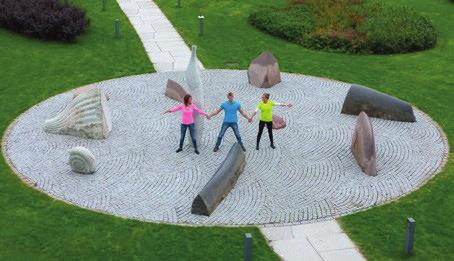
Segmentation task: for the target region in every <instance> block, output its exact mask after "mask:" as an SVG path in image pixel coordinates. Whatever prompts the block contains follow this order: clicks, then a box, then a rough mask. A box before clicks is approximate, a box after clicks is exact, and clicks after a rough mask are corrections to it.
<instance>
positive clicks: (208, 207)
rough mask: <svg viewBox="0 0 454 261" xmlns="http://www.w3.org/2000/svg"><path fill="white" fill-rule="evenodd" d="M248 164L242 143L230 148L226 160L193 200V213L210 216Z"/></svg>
mask: <svg viewBox="0 0 454 261" xmlns="http://www.w3.org/2000/svg"><path fill="white" fill-rule="evenodd" d="M245 166H246V156H245V154H244V152H243V150H242V149H241V146H240V144H238V143H235V144H233V145H232V147H231V148H230V151H229V153H228V154H227V157H226V158H225V160H224V161H223V162H222V163H221V165H220V166H219V168H218V169H217V171H216V173H214V175H213V176H212V177H211V179H210V180H209V181H208V182H207V184H206V185H205V186H204V187H203V189H202V191H200V193H199V194H198V195H197V197H196V198H195V199H194V201H193V202H192V209H191V213H192V214H198V215H205V216H209V215H211V213H213V211H214V210H215V209H216V207H217V206H218V205H219V204H220V203H221V201H222V200H223V199H224V198H225V197H226V196H227V195H228V194H229V192H230V190H232V188H233V187H234V186H235V184H236V181H237V180H238V177H239V176H240V175H241V173H242V172H243V170H244V167H245Z"/></svg>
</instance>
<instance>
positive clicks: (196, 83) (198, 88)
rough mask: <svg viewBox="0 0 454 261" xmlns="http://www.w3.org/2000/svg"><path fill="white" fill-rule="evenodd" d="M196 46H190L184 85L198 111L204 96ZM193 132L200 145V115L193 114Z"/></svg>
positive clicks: (201, 107) (201, 121) (201, 129)
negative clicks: (185, 84)
mask: <svg viewBox="0 0 454 261" xmlns="http://www.w3.org/2000/svg"><path fill="white" fill-rule="evenodd" d="M196 51H197V46H195V45H193V46H192V53H191V59H190V60H189V64H188V67H187V69H186V73H185V77H186V83H187V85H188V88H189V90H188V91H189V92H190V93H191V95H192V102H193V103H194V104H195V105H197V107H199V108H200V109H202V110H203V108H204V94H203V84H202V78H201V76H200V65H199V61H198V59H197V53H196ZM194 127H195V128H194V130H195V140H196V141H197V144H199V145H200V144H201V142H200V141H201V138H202V134H203V119H202V117H200V115H198V114H196V113H194Z"/></svg>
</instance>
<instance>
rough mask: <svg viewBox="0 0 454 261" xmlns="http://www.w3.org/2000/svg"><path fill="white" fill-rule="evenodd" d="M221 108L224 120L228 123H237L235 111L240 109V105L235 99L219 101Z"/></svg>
mask: <svg viewBox="0 0 454 261" xmlns="http://www.w3.org/2000/svg"><path fill="white" fill-rule="evenodd" d="M220 107H221V109H223V110H224V122H228V123H237V122H238V117H237V111H238V110H239V109H241V105H240V103H239V102H237V101H233V102H230V101H225V102H223V103H221V106H220Z"/></svg>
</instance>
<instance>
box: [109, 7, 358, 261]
mask: <svg viewBox="0 0 454 261" xmlns="http://www.w3.org/2000/svg"><path fill="white" fill-rule="evenodd" d="M117 2H118V3H119V5H120V7H121V8H122V10H123V12H124V13H125V14H126V15H127V16H128V18H129V20H130V21H131V23H132V25H133V26H134V28H135V29H136V31H137V33H138V35H139V37H140V39H141V40H142V42H143V45H144V47H145V50H146V51H147V54H148V56H149V58H150V60H151V62H152V63H153V66H154V68H155V70H156V71H158V72H165V71H183V70H185V69H186V66H187V64H188V62H189V58H190V56H191V51H190V49H189V48H188V46H186V43H185V42H184V40H183V38H182V37H181V36H180V35H179V34H178V32H177V31H176V30H175V28H174V27H173V26H172V24H171V23H170V21H169V20H168V19H167V17H166V16H165V15H164V14H163V13H162V11H161V10H160V9H159V7H158V6H157V5H156V4H155V3H154V2H153V1H150V0H146V1H143V0H117ZM260 229H261V231H262V232H263V234H264V235H265V236H266V238H267V239H268V240H269V241H270V244H271V246H272V248H273V249H274V251H275V252H276V253H277V254H278V255H279V256H280V257H281V258H282V259H284V260H289V261H296V260H305V261H306V260H307V261H309V260H326V261H329V260H348V261H355V260H365V258H364V257H363V256H362V255H361V254H360V252H359V251H358V249H357V248H356V247H355V245H354V243H353V242H352V241H351V240H350V239H349V238H348V236H347V235H346V234H345V233H344V232H343V231H342V229H341V228H340V226H339V224H337V222H336V221H335V220H332V221H326V222H319V223H313V224H306V225H295V226H283V227H261V228H260Z"/></svg>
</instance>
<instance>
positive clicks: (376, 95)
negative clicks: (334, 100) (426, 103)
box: [342, 84, 416, 122]
mask: <svg viewBox="0 0 454 261" xmlns="http://www.w3.org/2000/svg"><path fill="white" fill-rule="evenodd" d="M361 111H364V112H365V113H366V114H367V115H368V116H369V117H374V118H381V119H386V120H393V121H404V122H415V121H416V118H415V115H414V113H413V108H412V107H411V105H410V104H408V103H407V102H404V101H402V100H399V99H397V98H395V97H393V96H389V95H387V94H384V93H381V92H378V91H375V90H372V89H370V88H367V87H364V86H360V85H355V84H353V85H352V86H351V87H350V90H349V91H348V93H347V96H346V97H345V100H344V105H343V106H342V113H344V114H351V115H358V114H359V113H360V112H361Z"/></svg>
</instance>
